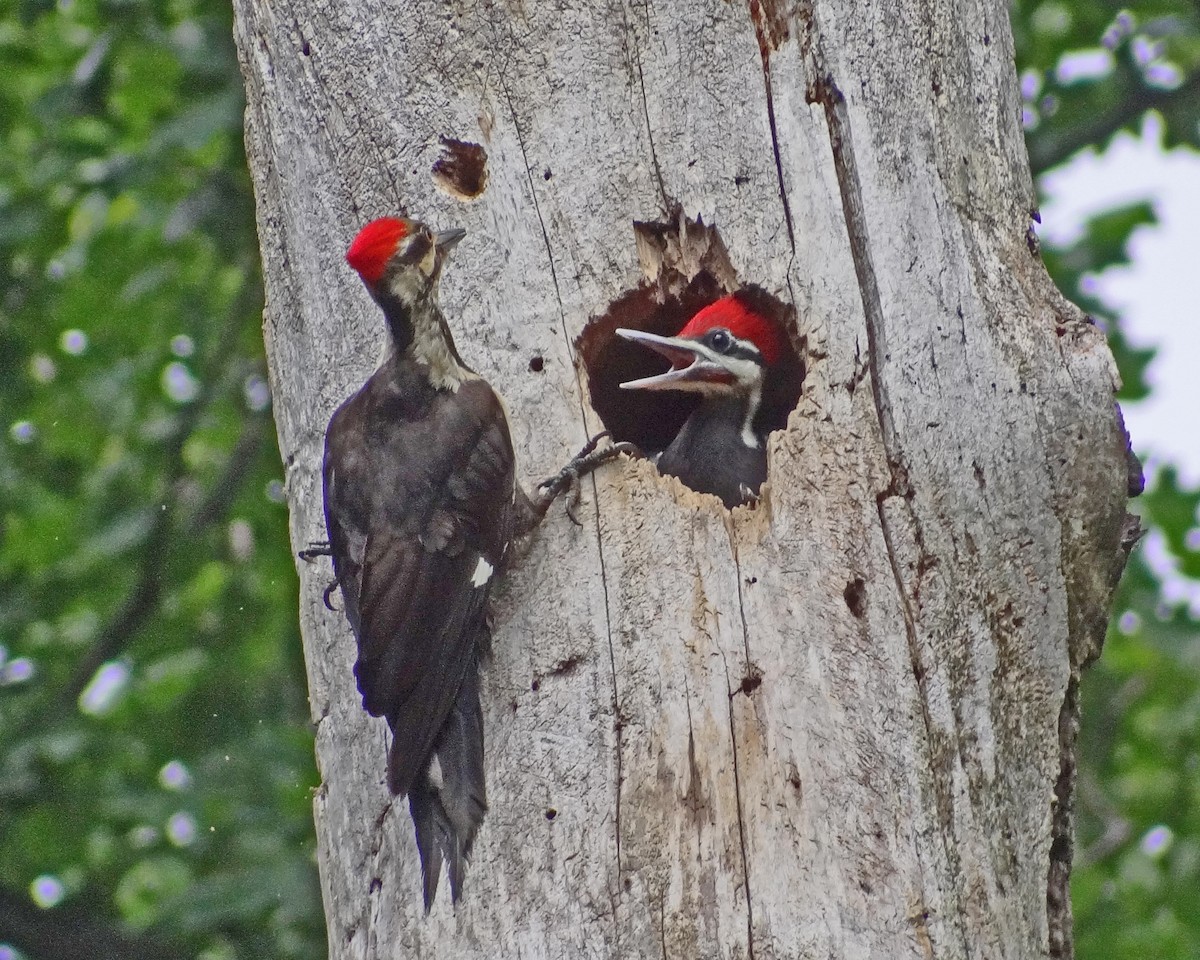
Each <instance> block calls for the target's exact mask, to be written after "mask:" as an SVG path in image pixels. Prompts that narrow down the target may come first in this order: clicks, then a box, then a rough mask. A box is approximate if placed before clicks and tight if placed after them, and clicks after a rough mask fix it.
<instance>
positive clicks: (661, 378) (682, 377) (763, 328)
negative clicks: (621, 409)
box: [616, 293, 783, 509]
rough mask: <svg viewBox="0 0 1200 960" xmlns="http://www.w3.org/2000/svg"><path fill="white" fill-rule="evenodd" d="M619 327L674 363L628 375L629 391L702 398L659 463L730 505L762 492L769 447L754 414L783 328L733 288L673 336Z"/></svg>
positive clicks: (779, 349)
mask: <svg viewBox="0 0 1200 960" xmlns="http://www.w3.org/2000/svg"><path fill="white" fill-rule="evenodd" d="M616 332H617V335H618V336H620V337H623V338H624V339H626V340H631V341H633V342H634V343H641V344H645V345H646V346H647V347H649V348H651V349H652V350H655V351H657V352H658V353H660V354H662V355H663V356H664V357H666V358H667V360H669V361H670V362H671V368H670V369H669V370H667V371H666V372H665V373H662V374H659V375H657V376H653V377H643V378H642V379H640V380H629V381H627V382H625V383H622V384H621V386H622V387H623V388H624V389H626V390H687V391H690V392H692V393H698V394H699V395H700V398H701V400H700V405H699V406H698V407H697V408H696V409H695V411H694V412H693V413H692V415H691V416H690V417H688V419H687V421H686V422H685V423H684V425H683V427H682V428H681V429H680V431H679V433H678V434H677V435H676V437H675V439H674V440H673V441H672V442H671V444H670V446H668V447H667V448H666V449H665V450H664V451H663V452H662V453H661V454H660V455H659V457H658V461H657V463H658V469H659V470H660V471H661V472H662V473H666V474H670V475H671V476H674V477H678V478H679V479H680V480H682V481H683V482H684V483H685V484H687V485H688V486H689V487H691V488H692V489H693V490H698V491H700V492H701V493H712V494H715V495H716V496H718V497H720V498H721V500H722V501H724V503H725V506H726V507H729V508H731V509H732V508H733V507H735V506H737V505H738V504H740V503H745V502H746V501H747V500H752V499H754V498H755V497H757V496H758V491H759V488H760V487H761V486H762V484H763V481H764V480H766V478H767V445H766V436H765V435H764V433H763V432H762V431H760V430H759V428H758V427H757V426H756V425H755V418H756V417H757V416H758V412H759V406H760V404H761V403H762V395H763V384H764V381H765V380H766V376H767V373H768V371H769V370H770V368H771V367H772V366H774V365H775V364H776V363H778V362H779V360H780V358H781V357H782V355H783V334H782V331H781V330H780V329H779V328H778V327H777V326H776V325H775V324H773V323H772V322H771V321H770V320H768V319H767V318H766V317H764V316H763V315H762V314H761V313H759V312H758V311H756V310H755V309H754V308H753V306H752V305H751V303H750V301H749V298H747V297H745V296H743V295H741V294H736V293H735V294H731V295H729V296H726V297H722V298H721V299H720V300H718V301H716V302H715V303H711V304H709V305H708V306H707V307H705V308H704V309H703V310H700V311H699V312H698V313H697V314H696V315H695V316H694V317H692V319H691V320H689V321H688V323H687V325H686V326H685V327H684V328H683V329H682V330H680V331H679V333H678V334H677V335H676V336H674V337H660V336H657V335H656V334H653V333H647V332H646V331H644V330H628V329H624V328H622V329H618V330H617V331H616Z"/></svg>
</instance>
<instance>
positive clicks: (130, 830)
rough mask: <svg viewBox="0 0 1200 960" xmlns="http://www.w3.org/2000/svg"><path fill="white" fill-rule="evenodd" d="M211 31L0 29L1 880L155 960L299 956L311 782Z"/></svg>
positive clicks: (180, 15) (41, 11)
mask: <svg viewBox="0 0 1200 960" xmlns="http://www.w3.org/2000/svg"><path fill="white" fill-rule="evenodd" d="M231 32H232V25H231V22H230V11H229V9H228V8H227V6H226V5H224V4H221V3H218V2H214V0H172V2H171V3H156V2H152V0H61V2H59V3H58V4H50V3H43V2H25V3H21V4H19V5H14V4H9V5H7V10H6V14H5V19H4V20H3V21H2V22H0V75H2V76H4V78H5V80H4V83H3V84H0V131H2V133H3V141H4V143H5V145H6V149H5V150H4V151H2V152H0V291H2V294H0V296H2V300H0V411H3V419H2V421H0V429H2V430H3V434H2V435H0V444H3V450H2V452H0V524H2V526H0V530H2V533H3V541H2V543H0V887H3V888H4V889H5V890H6V891H9V892H15V893H21V894H24V893H25V891H28V890H29V889H30V888H31V884H33V883H34V881H35V879H36V878H38V877H43V876H48V877H52V878H55V879H56V880H57V882H58V883H59V884H60V885H61V889H62V892H63V896H64V899H65V902H66V903H68V904H72V903H73V904H80V905H86V906H87V908H88V909H89V911H90V912H91V913H92V915H93V919H97V920H100V921H104V922H107V923H109V924H111V926H112V927H113V929H114V930H115V931H118V932H121V933H123V934H124V935H126V936H131V935H139V934H144V935H145V936H146V937H148V938H149V939H150V940H153V941H154V942H157V943H165V944H168V945H170V951H169V952H168V953H167V954H166V955H178V956H195V955H199V954H201V953H202V952H204V951H210V955H211V956H213V957H247V958H248V957H273V958H275V957H278V958H287V957H296V958H309V957H318V956H321V955H323V953H324V930H323V922H322V915H321V907H320V899H319V895H318V891H317V885H316V878H315V868H314V863H313V854H314V846H315V842H314V838H313V830H312V822H311V805H310V791H311V788H312V786H313V785H314V784H315V782H316V775H315V771H314V769H313V759H312V735H311V731H310V730H309V728H308V716H307V706H306V700H305V687H304V679H303V669H302V665H301V662H300V645H299V638H298V636H297V626H296V606H297V604H296V596H295V590H296V587H295V574H294V571H293V569H292V565H291V560H290V557H289V547H288V543H287V536H286V529H287V524H286V514H285V511H284V507H283V506H282V504H281V499H282V498H281V496H280V493H279V489H280V487H279V479H280V473H281V469H280V465H279V461H278V455H277V453H276V451H275V448H274V444H273V443H272V439H273V429H272V425H271V422H270V413H269V409H268V397H267V390H266V383H265V370H264V364H263V360H262V341H261V335H260V332H259V318H260V316H261V309H262V294H261V289H260V284H259V279H258V276H257V249H256V238H255V233H254V224H253V204H252V200H251V196H250V189H249V182H248V177H247V175H246V172H245V169H244V167H245V160H244V156H243V152H242V145H241V109H242V94H241V86H240V78H239V76H238V72H237V64H236V60H235V57H234V51H233V46H232V39H231ZM4 921H5V917H4V915H3V914H2V913H0V942H3V940H4V939H5V929H4V927H5V922H4ZM148 942H149V941H148ZM16 945H17V946H21V947H22V948H23V949H24V950H25V952H26V954H27V955H29V956H36V955H37V952H36V951H37V950H38V944H37V943H28V942H27V943H24V944H16Z"/></svg>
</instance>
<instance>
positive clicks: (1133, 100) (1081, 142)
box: [1026, 72, 1200, 177]
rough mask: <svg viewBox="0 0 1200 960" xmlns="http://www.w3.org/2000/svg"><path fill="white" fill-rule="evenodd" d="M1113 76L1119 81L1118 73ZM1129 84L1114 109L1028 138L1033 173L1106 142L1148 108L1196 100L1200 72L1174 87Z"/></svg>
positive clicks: (1157, 108) (1162, 108)
mask: <svg viewBox="0 0 1200 960" xmlns="http://www.w3.org/2000/svg"><path fill="white" fill-rule="evenodd" d="M1113 79H1114V81H1119V77H1117V78H1113ZM1129 86H1130V93H1129V94H1128V95H1127V96H1125V97H1122V99H1121V101H1120V102H1119V103H1117V104H1116V106H1114V107H1113V108H1112V109H1111V110H1109V111H1107V112H1104V113H1099V114H1097V115H1096V116H1095V117H1093V118H1092V119H1091V120H1089V121H1084V122H1082V123H1079V124H1076V125H1075V126H1073V127H1070V128H1068V129H1067V130H1066V131H1064V133H1063V135H1062V136H1061V137H1058V138H1054V139H1051V138H1049V137H1047V138H1044V139H1028V138H1027V139H1026V142H1027V143H1028V145H1029V165H1030V167H1032V169H1033V175H1034V176H1035V177H1037V176H1040V175H1041V174H1043V173H1045V172H1046V171H1047V170H1049V169H1051V168H1052V167H1057V166H1058V165H1059V164H1060V163H1064V162H1065V161H1067V160H1069V159H1070V158H1071V157H1072V156H1074V155H1075V154H1076V153H1078V152H1079V151H1080V150H1082V149H1084V148H1085V147H1092V146H1096V145H1097V144H1103V143H1106V142H1107V141H1108V139H1109V137H1111V136H1112V135H1113V134H1115V133H1116V132H1117V131H1118V130H1121V129H1124V128H1125V127H1128V126H1129V125H1131V124H1132V123H1134V122H1135V121H1136V120H1138V119H1140V118H1141V117H1142V116H1143V115H1144V114H1145V113H1146V111H1147V110H1166V109H1167V108H1168V107H1170V106H1172V105H1174V104H1176V103H1180V102H1187V101H1194V100H1195V98H1196V97H1197V96H1198V95H1200V72H1196V73H1193V74H1192V75H1191V76H1190V77H1189V78H1188V79H1187V81H1186V82H1184V83H1183V84H1181V85H1180V86H1178V87H1176V88H1175V89H1174V90H1162V89H1158V88H1156V87H1148V86H1146V85H1145V83H1143V82H1140V79H1139V82H1137V83H1133V84H1130V85H1129Z"/></svg>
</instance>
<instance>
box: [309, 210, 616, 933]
mask: <svg viewBox="0 0 1200 960" xmlns="http://www.w3.org/2000/svg"><path fill="white" fill-rule="evenodd" d="M463 235H464V231H462V230H448V231H445V232H442V233H434V232H432V231H431V230H430V229H429V228H428V227H426V226H425V225H424V224H422V223H419V222H417V221H415V220H409V219H395V218H386V219H382V220H376V221H374V222H372V223H369V224H367V226H365V227H364V228H363V229H362V230H361V232H360V233H359V234H358V236H357V237H356V238H355V239H354V242H353V243H352V244H351V246H350V249H349V251H348V252H347V254H346V260H347V261H348V262H349V264H350V266H351V267H353V268H354V270H355V271H357V273H358V275H359V276H360V277H361V278H362V281H363V283H364V284H365V285H366V288H367V290H368V291H369V292H370V294H371V296H372V298H374V300H375V302H376V303H377V304H378V305H379V306H380V308H381V309H382V310H383V315H384V319H385V320H386V322H387V329H388V334H389V341H390V342H389V348H388V351H387V354H386V356H385V357H384V359H383V361H382V363H381V364H380V366H379V368H378V369H377V370H376V371H375V373H374V374H373V375H372V376H371V378H370V379H369V380H367V382H366V383H365V384H364V385H363V387H362V388H361V389H360V390H359V391H358V392H357V393H355V394H354V395H353V396H352V397H350V398H349V399H348V400H346V401H345V402H344V403H343V404H342V405H341V406H340V407H339V408H338V409H337V411H336V412H335V413H334V415H333V418H332V419H331V420H330V422H329V428H328V430H327V431H326V434H325V457H324V463H323V470H322V473H323V480H324V497H325V523H326V528H327V529H328V533H329V543H328V546H327V547H324V548H322V547H321V546H317V547H316V548H315V549H310V550H309V551H306V552H305V555H306V556H307V557H312V556H315V555H319V554H321V553H328V554H329V555H331V556H332V558H333V569H334V575H335V578H336V580H335V582H336V583H337V585H338V586H340V588H341V593H342V596H343V598H344V604H345V612H346V617H347V619H348V620H349V621H350V626H351V628H352V629H353V632H354V636H355V638H356V640H357V642H358V661H357V663H356V664H355V666H354V675H355V677H356V678H357V681H358V689H359V692H360V693H361V694H362V699H363V707H364V708H365V709H366V710H367V712H368V713H370V714H371V715H372V716H378V717H384V718H386V720H387V722H388V725H389V726H390V727H391V730H392V743H391V747H390V749H389V752H388V763H387V784H388V789H389V790H390V791H391V792H392V793H393V794H396V795H397V796H405V795H407V796H408V802H409V810H410V812H411V814H412V819H413V824H414V827H415V831H416V839H417V848H418V851H419V853H420V857H421V869H422V877H423V890H424V898H425V908H426V910H428V909H429V907H430V906H431V905H432V903H433V899H434V896H435V895H436V893H437V886H438V879H439V877H440V875H441V867H442V862H443V860H445V861H446V863H447V865H448V872H449V876H450V890H451V897H452V899H453V900H454V901H455V902H457V901H458V899H459V897H460V896H461V893H462V883H463V875H464V872H465V869H466V860H467V855H468V854H469V853H470V850H471V844H472V841H473V840H474V838H475V834H476V831H477V830H478V829H479V825H480V823H481V822H482V821H483V816H484V813H485V812H486V811H487V794H486V789H485V785H484V770H483V715H482V710H481V707H480V702H479V665H480V661H481V659H482V658H483V657H484V656H485V655H486V653H487V651H488V647H489V639H490V638H489V633H488V624H487V611H486V607H487V600H488V593H489V590H490V587H491V584H492V581H493V579H494V577H495V575H496V571H497V570H498V569H500V567H501V565H502V564H503V562H504V560H505V557H506V554H507V552H508V549H509V545H510V543H511V541H512V540H513V538H514V537H516V536H520V535H523V534H524V533H526V532H528V531H529V530H530V529H532V527H533V526H534V525H535V524H536V523H537V521H538V520H540V519H541V518H542V517H543V516H544V515H545V512H546V508H547V507H548V506H549V505H550V502H551V501H552V500H553V499H554V497H555V496H556V495H557V494H558V493H560V492H561V491H562V490H563V489H565V488H566V486H567V485H568V481H569V480H570V479H572V478H574V477H577V476H578V475H579V474H580V473H582V472H586V470H588V469H591V468H592V467H594V466H595V465H597V464H598V463H599V462H602V460H603V459H607V458H608V457H611V456H612V453H611V451H604V452H603V453H602V454H601V455H598V456H597V455H593V457H591V458H584V459H582V460H581V459H579V458H577V459H576V461H573V463H572V465H571V466H569V467H568V468H567V469H565V470H564V471H563V472H562V473H560V474H559V475H558V476H557V477H555V478H554V479H553V480H552V481H548V482H547V484H543V487H547V486H548V487H549V489H547V490H545V491H544V492H543V493H541V494H540V495H539V497H537V498H536V500H534V501H531V500H530V499H529V498H528V497H527V496H526V495H525V493H524V491H522V490H521V488H520V487H519V486H518V485H517V483H516V480H515V472H514V457H513V446H512V440H511V438H510V435H509V428H508V421H507V418H506V416H505V411H504V407H503V405H502V404H501V402H500V399H499V398H498V397H497V396H496V393H495V391H493V390H492V388H491V387H490V386H489V385H488V383H487V382H486V381H485V380H483V379H482V378H481V377H480V376H479V375H478V374H476V373H475V372H474V371H472V370H471V369H469V368H468V367H467V366H466V365H465V364H464V363H463V362H462V358H461V357H460V356H459V355H458V351H457V350H456V349H455V346H454V341H453V339H452V338H451V335H450V330H449V327H448V326H447V324H446V320H445V318H444V317H443V315H442V312H441V310H440V309H439V307H438V303H437V287H438V278H439V276H440V274H441V269H442V265H443V264H444V262H445V259H446V255H447V253H448V252H449V250H450V249H451V247H453V246H454V245H455V244H456V243H457V242H458V241H459V240H460V239H462V237H463ZM593 446H594V444H593ZM585 452H588V451H585ZM331 589H332V587H331ZM326 600H327V602H328V595H327V598H326Z"/></svg>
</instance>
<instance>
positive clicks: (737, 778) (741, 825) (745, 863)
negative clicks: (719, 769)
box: [717, 646, 754, 960]
mask: <svg viewBox="0 0 1200 960" xmlns="http://www.w3.org/2000/svg"><path fill="white" fill-rule="evenodd" d="M717 650H718V651H719V652H720V654H721V662H722V663H723V664H724V667H725V689H726V690H727V691H728V693H729V697H728V700H729V702H728V710H729V743H730V747H731V748H732V752H733V797H734V803H735V804H736V805H737V828H738V846H739V848H740V849H741V852H742V883H743V889H744V890H745V891H746V951H747V955H748V956H749V960H754V904H753V902H752V901H751V898H750V858H749V856H748V855H747V853H746V816H745V811H744V809H743V805H742V773H741V768H740V766H739V763H738V742H737V721H736V718H735V717H734V715H733V700H734V693H735V691H736V688H735V687H733V686H732V685H731V682H730V676H729V658H728V657H727V656H726V655H725V651H724V650H722V649H721V648H720V646H718V647H717Z"/></svg>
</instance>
